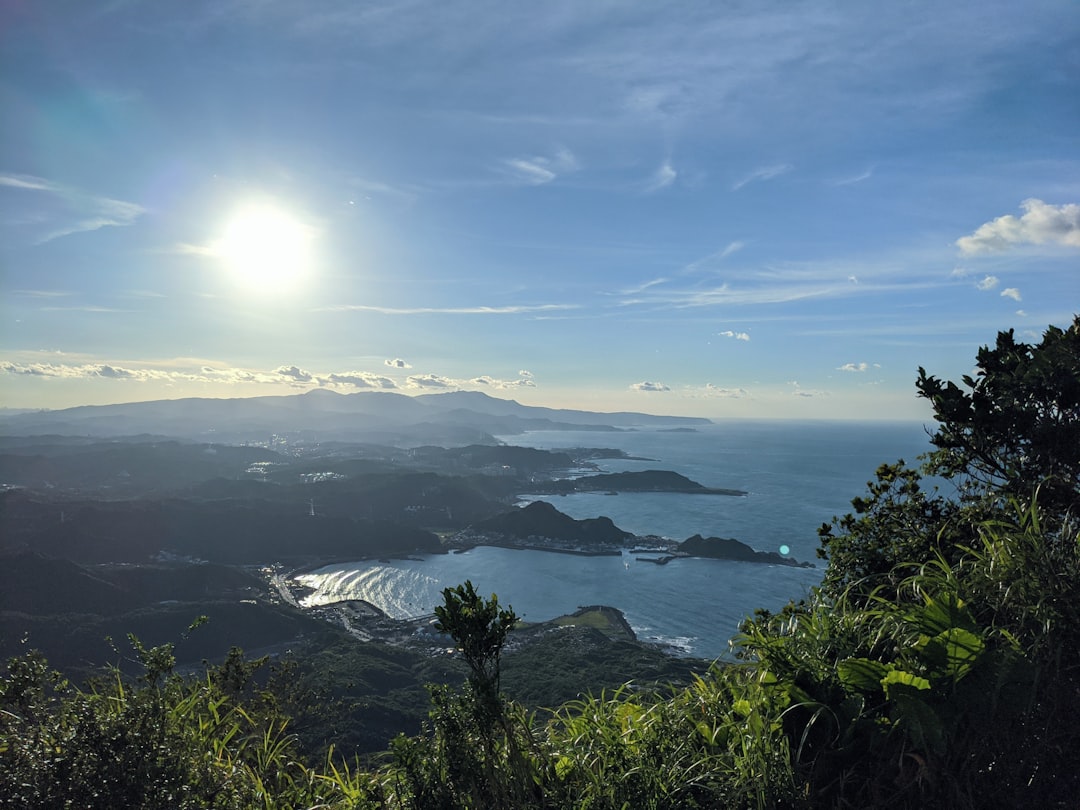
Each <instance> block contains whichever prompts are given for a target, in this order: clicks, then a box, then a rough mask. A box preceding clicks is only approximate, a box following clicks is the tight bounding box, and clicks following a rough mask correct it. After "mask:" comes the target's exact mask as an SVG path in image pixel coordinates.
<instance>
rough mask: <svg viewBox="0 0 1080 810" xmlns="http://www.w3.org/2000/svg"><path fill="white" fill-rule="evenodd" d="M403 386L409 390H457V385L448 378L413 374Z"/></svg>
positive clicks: (436, 375)
mask: <svg viewBox="0 0 1080 810" xmlns="http://www.w3.org/2000/svg"><path fill="white" fill-rule="evenodd" d="M405 384H406V385H407V386H408V387H409V388H457V387H458V384H457V382H455V381H454V380H451V379H450V378H449V377H440V376H439V375H438V374H414V375H412V376H410V377H409V378H408V379H407V380H406V381H405Z"/></svg>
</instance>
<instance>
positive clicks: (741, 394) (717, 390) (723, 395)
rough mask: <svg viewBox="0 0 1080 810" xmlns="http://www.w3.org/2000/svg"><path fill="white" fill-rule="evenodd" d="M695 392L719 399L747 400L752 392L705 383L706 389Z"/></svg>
mask: <svg viewBox="0 0 1080 810" xmlns="http://www.w3.org/2000/svg"><path fill="white" fill-rule="evenodd" d="M695 390H697V391H700V392H701V393H702V394H704V395H705V396H708V397H716V398H718V399H746V398H747V397H748V396H750V392H749V391H747V390H746V389H745V388H727V387H724V386H720V385H713V384H712V383H705V385H704V387H702V388H701V389H695Z"/></svg>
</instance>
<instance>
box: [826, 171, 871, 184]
mask: <svg viewBox="0 0 1080 810" xmlns="http://www.w3.org/2000/svg"><path fill="white" fill-rule="evenodd" d="M873 176H874V169H873V167H871V168H869V169H867V170H866V171H864V172H860V173H859V174H855V175H852V176H851V177H844V178H841V179H840V180H834V181H833V185H834V186H853V185H855V184H856V183H862V182H864V181H866V180H869V179H870V178H871V177H873Z"/></svg>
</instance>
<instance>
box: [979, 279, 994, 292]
mask: <svg viewBox="0 0 1080 810" xmlns="http://www.w3.org/2000/svg"><path fill="white" fill-rule="evenodd" d="M997 285H998V277H997V276H983V279H982V281H980V282H978V283H976V284H975V287H976V288H977V289H980V290H983V291H985V290H992V289H994V287H996V286H997Z"/></svg>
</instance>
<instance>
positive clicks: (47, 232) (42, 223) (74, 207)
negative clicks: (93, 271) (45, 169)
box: [0, 174, 146, 244]
mask: <svg viewBox="0 0 1080 810" xmlns="http://www.w3.org/2000/svg"><path fill="white" fill-rule="evenodd" d="M0 187H4V188H10V189H15V190H17V192H20V193H21V192H31V193H36V192H40V194H39V195H38V199H36V200H34V199H33V197H30V198H28V200H29V201H26V202H22V203H21V204H20V207H21V208H27V207H29V208H32V209H34V212H35V215H34V217H33V222H34V224H33V225H32V226H26V225H24V226H22V228H21V229H22V230H25V231H28V232H30V233H31V236H30V241H32V242H33V243H35V244H44V243H46V242H51V241H52V240H54V239H59V238H61V237H63V236H69V235H71V234H75V233H83V232H86V231H96V230H98V229H99V228H105V227H110V226H112V227H125V226H128V225H132V224H134V223H135V221H136V220H138V219H139V217H141V216H142V215H143V214H145V213H146V209H145V208H143V207H142V206H141V205H138V204H137V203H133V202H126V201H124V200H116V199H113V198H111V197H105V196H100V195H96V194H91V193H88V192H85V191H82V190H81V189H77V188H74V187H72V186H67V185H64V184H62V183H57V182H54V181H52V180H48V179H46V178H44V177H36V176H34V175H23V174H0Z"/></svg>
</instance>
